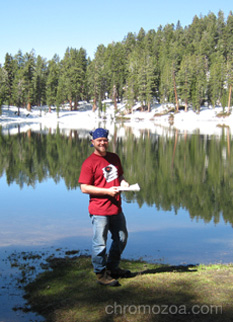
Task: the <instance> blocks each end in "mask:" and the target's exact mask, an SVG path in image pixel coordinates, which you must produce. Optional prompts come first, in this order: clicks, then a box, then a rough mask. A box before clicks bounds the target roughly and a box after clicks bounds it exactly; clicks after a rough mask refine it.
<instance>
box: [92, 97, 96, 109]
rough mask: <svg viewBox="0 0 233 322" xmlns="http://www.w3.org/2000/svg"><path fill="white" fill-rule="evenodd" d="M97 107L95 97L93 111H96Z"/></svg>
mask: <svg viewBox="0 0 233 322" xmlns="http://www.w3.org/2000/svg"><path fill="white" fill-rule="evenodd" d="M96 109H97V106H96V97H94V99H93V106H92V112H95V110H96Z"/></svg>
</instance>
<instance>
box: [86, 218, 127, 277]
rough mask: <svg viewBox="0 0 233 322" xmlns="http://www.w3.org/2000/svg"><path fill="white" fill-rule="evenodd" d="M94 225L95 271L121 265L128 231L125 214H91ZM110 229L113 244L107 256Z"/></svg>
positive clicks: (93, 250) (93, 257)
mask: <svg viewBox="0 0 233 322" xmlns="http://www.w3.org/2000/svg"><path fill="white" fill-rule="evenodd" d="M91 218H92V225H93V240H92V264H93V267H94V272H95V273H100V272H101V271H102V270H103V269H105V268H107V269H110V270H111V269H115V268H117V267H118V266H119V262H120V259H121V254H122V252H123V250H124V248H125V246H126V243H127V238H128V231H127V228H126V221H125V216H124V214H123V213H122V212H121V213H119V214H117V215H112V216H97V215H91ZM108 231H110V233H111V235H112V236H111V237H112V244H111V247H110V249H109V254H108V257H107V256H106V244H107V236H108Z"/></svg>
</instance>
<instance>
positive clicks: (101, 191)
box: [80, 183, 119, 197]
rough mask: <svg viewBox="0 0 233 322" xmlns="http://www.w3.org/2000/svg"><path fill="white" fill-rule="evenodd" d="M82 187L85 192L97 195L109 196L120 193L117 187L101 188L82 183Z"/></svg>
mask: <svg viewBox="0 0 233 322" xmlns="http://www.w3.org/2000/svg"><path fill="white" fill-rule="evenodd" d="M80 188H81V191H82V192H83V193H87V194H90V195H96V196H106V195H107V196H111V197H115V196H116V195H117V194H119V191H118V188H117V187H111V188H101V187H95V186H93V185H89V184H84V183H82V184H81V185H80Z"/></svg>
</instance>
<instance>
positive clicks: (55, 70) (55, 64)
mask: <svg viewBox="0 0 233 322" xmlns="http://www.w3.org/2000/svg"><path fill="white" fill-rule="evenodd" d="M59 68H60V60H59V57H58V56H57V55H55V56H54V57H53V59H52V60H50V61H49V62H48V77H47V80H46V103H47V105H48V106H49V112H51V106H53V105H56V102H57V90H58V80H59Z"/></svg>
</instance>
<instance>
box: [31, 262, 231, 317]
mask: <svg viewBox="0 0 233 322" xmlns="http://www.w3.org/2000/svg"><path fill="white" fill-rule="evenodd" d="M49 265H50V268H51V269H48V270H47V271H45V272H44V273H43V274H41V275H39V276H38V277H37V278H36V280H35V281H33V282H32V283H30V284H29V285H27V286H26V288H25V290H26V298H27V301H28V303H30V305H31V307H32V309H33V310H34V311H36V312H38V313H39V314H41V315H43V316H44V317H45V319H46V321H48V322H50V321H53V322H88V321H90V322H100V321H101V322H113V321H114V322H118V321H119V322H120V321H121V322H126V321H134V322H135V321H140V322H142V321H143V322H144V321H148V322H149V321H165V322H166V321H190V322H192V321H197V320H198V321H205V322H206V321H232V315H233V306H232V305H233V298H232V293H233V265H210V266H204V265H198V266H193V265H190V266H168V265H155V264H148V263H145V262H141V261H123V262H122V265H121V267H123V268H127V269H130V270H131V271H132V272H133V274H132V275H133V276H132V277H130V278H125V279H120V280H119V281H120V284H121V286H119V287H104V286H101V285H99V284H97V283H96V278H95V274H94V273H93V270H92V265H91V259H90V257H88V256H79V257H73V258H68V257H66V258H57V259H56V258H52V259H51V260H50V261H49Z"/></svg>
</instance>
